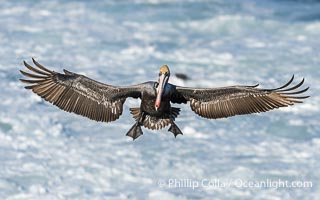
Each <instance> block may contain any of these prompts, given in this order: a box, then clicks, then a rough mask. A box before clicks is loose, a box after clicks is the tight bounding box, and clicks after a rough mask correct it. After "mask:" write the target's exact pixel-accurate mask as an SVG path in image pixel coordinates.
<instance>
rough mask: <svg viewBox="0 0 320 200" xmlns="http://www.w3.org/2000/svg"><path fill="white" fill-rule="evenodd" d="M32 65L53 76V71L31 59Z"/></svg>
mask: <svg viewBox="0 0 320 200" xmlns="http://www.w3.org/2000/svg"><path fill="white" fill-rule="evenodd" d="M32 61H33V63H34V64H35V65H36V66H37V67H39V68H40V69H42V70H43V71H46V72H48V73H49V74H53V71H50V70H48V69H47V68H45V67H44V66H42V65H41V64H40V63H38V62H37V61H36V60H35V59H34V58H32Z"/></svg>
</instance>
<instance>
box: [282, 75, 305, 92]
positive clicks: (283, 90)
mask: <svg viewBox="0 0 320 200" xmlns="http://www.w3.org/2000/svg"><path fill="white" fill-rule="evenodd" d="M303 83H304V78H303V79H302V81H301V82H300V83H298V84H297V85H295V86H293V87H291V88H288V89H282V90H277V91H279V92H285V91H290V90H294V89H296V88H298V87H300V86H301V85H302V84H303Z"/></svg>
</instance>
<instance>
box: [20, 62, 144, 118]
mask: <svg viewBox="0 0 320 200" xmlns="http://www.w3.org/2000/svg"><path fill="white" fill-rule="evenodd" d="M32 60H33V63H34V64H35V66H36V67H37V68H34V67H32V66H30V65H29V64H28V63H26V62H24V65H25V66H26V68H28V69H29V70H30V71H31V72H33V73H28V72H24V71H22V70H20V72H21V73H22V74H23V75H24V76H26V77H28V78H31V79H28V80H25V79H20V80H21V81H22V82H24V83H28V84H31V85H29V86H26V87H25V88H26V89H31V90H32V91H33V92H34V93H36V94H37V95H39V96H40V97H42V98H43V99H45V100H46V101H48V102H50V103H52V104H54V105H56V106H58V107H59V108H61V109H62V110H65V111H67V112H73V113H76V114H78V115H82V116H85V117H88V118H90V119H92V120H96V121H103V122H111V121H114V120H116V119H118V118H119V116H120V115H121V114H122V110H123V103H124V102H125V100H126V98H127V97H133V98H138V97H140V95H141V91H140V90H141V89H140V88H141V87H139V85H136V86H130V87H116V86H111V85H106V84H103V83H100V82H97V81H95V80H92V79H90V78H88V77H86V76H83V75H79V74H76V73H72V72H69V71H67V70H64V73H65V74H61V73H57V72H54V71H51V70H48V69H47V68H45V67H44V66H42V65H40V64H39V63H38V62H36V61H35V60H34V59H32Z"/></svg>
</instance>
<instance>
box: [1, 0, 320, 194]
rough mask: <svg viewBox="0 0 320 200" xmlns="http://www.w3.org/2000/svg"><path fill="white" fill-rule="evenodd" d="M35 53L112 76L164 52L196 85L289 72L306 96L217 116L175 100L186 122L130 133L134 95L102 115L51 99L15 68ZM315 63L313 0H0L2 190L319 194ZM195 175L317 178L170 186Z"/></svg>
mask: <svg viewBox="0 0 320 200" xmlns="http://www.w3.org/2000/svg"><path fill="white" fill-rule="evenodd" d="M31 57H34V58H35V59H37V60H38V61H39V62H40V63H42V64H44V65H45V66H48V67H50V68H51V69H53V70H55V71H61V70H62V69H63V68H66V69H68V70H71V71H74V72H77V73H82V74H85V75H87V76H89V77H91V78H93V79H96V80H99V81H101V82H105V83H108V84H113V85H131V84H135V83H140V82H144V81H148V80H156V78H157V74H158V69H159V67H160V66H161V65H163V64H167V65H169V66H170V69H171V72H172V74H174V73H178V72H179V73H185V74H187V75H188V76H190V77H191V78H192V79H191V80H190V81H187V82H184V81H182V80H179V79H177V78H174V77H172V79H171V82H172V83H174V84H178V85H184V86H196V87H218V86H227V85H238V84H239V85H251V84H256V83H260V86H261V87H265V88H272V87H278V86H280V85H282V84H284V83H285V82H286V81H287V80H289V79H290V77H291V75H292V74H295V76H296V77H297V78H298V80H301V79H302V78H303V77H305V78H306V85H308V86H311V89H310V91H309V92H308V94H309V95H311V98H309V99H307V100H306V101H305V103H303V104H300V105H296V106H294V107H290V108H284V109H280V110H276V111H272V112H268V113H263V114H258V115H257V114H255V115H250V116H237V117H233V118H229V119H219V120H206V119H202V118H200V117H198V116H196V115H195V114H194V113H193V112H192V111H191V109H190V108H189V106H188V105H181V106H180V107H181V108H182V113H181V115H180V117H179V118H178V119H177V124H178V125H179V127H180V128H181V129H182V131H183V132H184V135H183V136H178V137H177V138H176V139H175V138H174V137H173V135H172V134H171V133H170V132H167V131H166V130H165V129H164V130H162V131H150V130H146V129H144V130H143V131H144V135H143V136H142V137H140V138H139V139H138V140H136V141H134V142H132V140H131V139H130V138H128V137H126V136H125V133H126V132H127V131H128V129H129V128H130V127H131V125H132V124H133V123H134V120H133V119H132V117H131V116H130V115H129V111H128V108H129V107H133V106H134V107H136V106H138V105H139V101H136V100H132V99H130V100H127V101H126V104H125V106H124V113H123V116H122V117H121V118H120V119H119V120H118V121H116V122H114V123H110V124H106V123H97V122H94V121H90V120H87V119H86V118H83V117H81V116H76V115H74V114H70V113H66V112H64V111H61V110H59V109H57V108H56V107H54V106H51V105H50V104H49V103H46V102H44V101H43V100H41V99H40V98H39V97H37V96H36V95H35V94H33V93H31V92H30V91H27V90H25V89H24V88H23V87H24V85H23V84H22V83H20V82H19V81H18V78H21V75H20V74H19V73H18V69H22V68H23V66H22V61H23V60H26V61H29V62H31ZM319 66H320V2H319V1H315V0H314V1H312V0H306V1H302V0H301V1H298V0H297V1H291V0H242V1H236V0H132V1H129V0H128V1H125V0H122V1H117V0H109V1H98V0H93V1H63V0H52V1H37V0H30V1H9V0H0V88H1V92H0V98H1V101H0V199H8V200H18V199H19V200H20V199H23V200H25V199H30V200H31V199H32V200H36V199H39V200H46V199H91V200H95V199H97V200H98V199H130V200H131V199H139V200H140V199H317V198H319V196H320V186H319V180H320V172H319V169H320V153H319V150H320V138H319V136H320V125H319V119H320V118H319V114H320V110H319V103H320V97H319V94H320V86H319V85H320V79H319V77H320V70H319ZM298 80H297V81H298ZM204 179H208V180H221V181H223V180H225V179H228V180H243V181H266V180H279V179H280V180H283V181H285V180H286V181H310V182H312V183H313V185H312V187H305V188H288V187H282V188H272V187H262V188H259V187H255V188H252V187H236V186H232V187H225V188H223V187H213V186H212V187H200V186H199V187H197V188H194V189H193V188H190V187H188V185H187V186H186V187H182V185H180V187H178V186H177V185H176V186H174V187H170V186H169V181H172V180H176V181H180V182H181V181H183V180H190V181H193V182H197V181H198V182H199V183H200V182H201V181H202V180H204ZM159 184H160V185H159Z"/></svg>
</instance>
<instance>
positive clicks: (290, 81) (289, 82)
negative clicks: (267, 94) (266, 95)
mask: <svg viewBox="0 0 320 200" xmlns="http://www.w3.org/2000/svg"><path fill="white" fill-rule="evenodd" d="M293 79H294V74H293V75H292V77H291V79H290V80H289V81H288V82H287V83H286V84H284V85H283V86H281V87H279V88H276V89H271V90H281V89H283V88H286V87H287V86H288V85H290V84H291V83H292V81H293Z"/></svg>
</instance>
